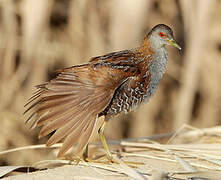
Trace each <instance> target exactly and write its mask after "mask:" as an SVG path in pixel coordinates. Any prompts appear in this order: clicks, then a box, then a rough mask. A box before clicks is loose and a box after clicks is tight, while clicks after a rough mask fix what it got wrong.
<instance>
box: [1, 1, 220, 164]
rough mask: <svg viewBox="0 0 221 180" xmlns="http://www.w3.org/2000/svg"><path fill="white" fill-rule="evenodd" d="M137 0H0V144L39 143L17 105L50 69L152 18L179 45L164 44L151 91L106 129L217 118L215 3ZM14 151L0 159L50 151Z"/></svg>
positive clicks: (123, 45)
mask: <svg viewBox="0 0 221 180" xmlns="http://www.w3.org/2000/svg"><path fill="white" fill-rule="evenodd" d="M139 1H140V2H139V3H136V2H135V1H133V0H121V1H115V0H113V1H102V0H96V1H95V0H90V1H89V0H71V1H67V0H64V1H59V0H50V1H49V0H48V1H45V0H38V1H36V0H22V1H12V0H2V1H0V27H1V28H0V64H1V66H0V82H1V83H0V118H1V125H2V127H3V128H2V130H1V132H0V148H1V150H6V149H10V148H15V147H21V146H27V145H30V144H37V143H43V142H45V141H44V139H43V140H40V141H39V140H37V131H34V132H29V131H28V130H27V129H26V128H25V126H24V124H23V122H24V117H23V115H22V112H23V111H24V109H23V105H24V104H25V102H26V101H27V99H28V98H29V97H30V96H31V94H32V93H33V92H34V85H36V84H40V83H42V82H44V81H47V80H48V79H50V78H52V77H53V76H54V75H55V74H54V73H53V72H54V70H55V69H57V68H60V67H64V66H71V65H74V64H78V63H83V62H86V61H88V59H89V58H90V57H91V56H97V55H101V54H103V53H107V52H110V51H115V50H122V49H127V48H131V47H135V46H137V45H138V44H139V42H140V41H141V40H142V38H143V36H144V34H145V33H146V32H147V31H149V30H150V28H151V27H152V26H153V25H155V24H158V23H165V24H168V25H170V26H171V27H172V28H173V29H174V33H175V37H176V39H177V41H178V42H179V44H180V45H181V46H182V47H183V50H182V52H177V51H176V50H175V49H173V48H168V49H169V65H168V72H167V74H166V75H165V76H164V78H163V80H162V81H161V84H160V87H159V89H158V91H157V94H156V95H155V97H154V98H153V99H152V100H151V101H150V103H148V104H146V105H144V106H143V107H141V108H140V109H139V110H138V111H137V112H134V113H130V114H128V115H126V116H120V117H118V118H116V119H115V120H113V121H111V122H110V124H109V126H108V128H107V131H106V134H107V136H108V137H109V138H115V139H119V138H126V137H142V136H149V135H152V134H158V133H165V132H171V131H174V130H177V129H178V128H179V127H180V126H181V125H182V124H184V123H188V124H191V125H194V126H195V127H197V128H203V127H212V126H216V125H218V124H220V122H221V101H220V100H221V93H220V92H221V83H220V77H221V61H220V52H221V51H220V49H221V48H220V47H221V38H220V36H219V33H220V28H221V23H220V16H221V12H220V8H221V2H219V1H213V0H203V1H201V0H198V1H191V0H189V1H188V0H187V1H185V2H184V1H175V0H174V1H171V0H165V1H161V0H156V1H146V0H139ZM125 119H126V120H125ZM113 130H114V132H115V133H114V134H113V133H112V132H113ZM19 153H20V154H19V156H18V155H17V154H14V153H13V154H10V156H6V155H5V156H3V158H1V160H0V163H1V165H16V164H19V165H21V164H30V163H33V162H36V161H39V160H41V159H42V158H43V157H44V158H52V157H54V155H53V154H51V153H45V152H43V151H28V152H23V151H21V152H19ZM15 159H16V160H15Z"/></svg>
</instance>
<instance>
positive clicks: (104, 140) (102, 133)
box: [98, 121, 113, 162]
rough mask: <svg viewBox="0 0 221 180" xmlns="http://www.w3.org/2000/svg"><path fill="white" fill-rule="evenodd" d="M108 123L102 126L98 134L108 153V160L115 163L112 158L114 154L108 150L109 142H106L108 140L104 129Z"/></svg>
mask: <svg viewBox="0 0 221 180" xmlns="http://www.w3.org/2000/svg"><path fill="white" fill-rule="evenodd" d="M106 123H107V122H106V121H104V123H103V124H102V126H101V127H100V128H99V130H98V133H99V135H100V139H101V142H102V144H103V146H104V149H105V151H106V155H107V159H108V160H109V161H110V162H113V157H112V154H111V152H110V150H109V148H108V145H107V142H106V139H105V136H104V128H105V126H106Z"/></svg>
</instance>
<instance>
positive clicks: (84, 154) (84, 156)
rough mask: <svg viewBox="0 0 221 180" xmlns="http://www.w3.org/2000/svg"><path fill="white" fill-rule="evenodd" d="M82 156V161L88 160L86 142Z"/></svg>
mask: <svg viewBox="0 0 221 180" xmlns="http://www.w3.org/2000/svg"><path fill="white" fill-rule="evenodd" d="M82 156H83V159H84V161H88V144H87V146H86V147H85V149H84V151H83V155H82Z"/></svg>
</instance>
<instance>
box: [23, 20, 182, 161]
mask: <svg viewBox="0 0 221 180" xmlns="http://www.w3.org/2000/svg"><path fill="white" fill-rule="evenodd" d="M166 45H172V46H174V47H176V48H178V49H181V47H180V46H179V45H178V44H177V42H176V41H175V39H174V36H173V31H172V29H171V28H170V27H169V26H167V25H165V24H158V25H156V26H154V27H153V28H152V29H151V31H150V32H149V33H147V34H146V35H145V37H144V40H143V42H142V43H141V45H140V46H139V47H136V48H132V49H130V50H122V51H117V52H111V53H108V54H105V55H102V56H97V57H92V58H91V59H90V60H89V62H88V63H84V64H80V65H74V66H71V67H68V68H63V69H60V70H57V76H56V77H55V78H54V79H51V80H50V81H48V82H46V83H43V84H40V85H37V86H36V88H37V90H36V92H35V93H34V94H33V96H32V97H31V98H29V100H28V102H27V103H26V104H25V107H26V110H25V112H24V114H26V113H29V115H28V118H27V120H26V124H28V126H29V127H30V128H31V129H34V128H36V127H41V130H40V132H39V138H41V137H44V136H46V135H48V134H50V133H52V132H54V133H53V134H52V136H51V137H50V138H49V140H48V141H47V143H46V145H47V146H52V145H53V144H55V143H58V142H60V141H61V140H63V143H62V146H61V148H60V149H59V152H58V155H57V156H58V157H63V156H64V155H65V154H66V153H67V151H68V150H69V149H71V148H72V147H74V153H76V154H79V153H82V151H84V150H85V148H86V147H87V145H88V143H89V140H90V137H91V135H92V133H93V132H94V130H95V127H96V123H97V120H98V118H99V117H102V116H104V122H103V124H102V125H101V127H100V128H99V130H98V134H99V135H100V139H101V142H102V144H103V147H104V149H105V151H106V156H107V159H109V160H112V159H113V156H112V154H111V152H110V150H109V148H108V145H107V142H106V139H105V136H104V129H105V126H106V124H107V122H108V121H109V120H110V119H111V118H113V117H114V116H116V115H118V114H120V113H127V112H130V111H132V110H134V109H137V108H138V107H139V106H140V105H142V104H143V103H145V102H147V101H148V100H149V99H150V98H151V97H152V96H153V95H154V94H155V92H156V90H157V88H158V85H159V83H160V80H161V79H162V76H163V74H164V73H165V71H166V67H167V62H168V52H167V49H166Z"/></svg>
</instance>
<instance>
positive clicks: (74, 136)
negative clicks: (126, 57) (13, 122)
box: [25, 63, 137, 156]
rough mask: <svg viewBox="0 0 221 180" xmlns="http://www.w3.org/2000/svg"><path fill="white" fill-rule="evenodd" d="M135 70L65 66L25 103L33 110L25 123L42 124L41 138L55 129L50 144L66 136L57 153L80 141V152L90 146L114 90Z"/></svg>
mask: <svg viewBox="0 0 221 180" xmlns="http://www.w3.org/2000/svg"><path fill="white" fill-rule="evenodd" d="M136 72H137V70H136V68H135V67H132V68H131V71H127V72H124V71H122V70H120V69H117V68H116V69H112V68H111V67H110V66H108V65H107V66H105V65H99V64H96V63H95V64H93V63H90V64H85V65H80V66H73V67H71V68H66V69H63V70H61V71H60V74H58V76H57V77H56V78H55V79H52V80H51V81H50V82H48V83H45V84H42V85H39V86H37V88H38V91H37V92H36V93H35V94H34V95H33V96H32V98H30V100H29V102H28V103H27V104H26V106H28V108H27V110H26V111H25V113H27V112H29V113H32V114H30V116H29V118H28V120H27V121H26V122H27V123H28V125H29V126H30V127H31V128H35V127H36V126H43V127H42V129H41V131H40V134H39V137H43V136H46V135H48V134H49V133H51V132H52V131H54V130H56V132H55V133H54V134H53V135H52V136H51V137H50V139H49V140H48V142H47V145H48V146H51V145H53V144H55V143H57V142H58V141H60V140H62V139H63V138H65V139H64V143H63V145H62V147H61V149H60V151H59V154H58V156H62V155H63V154H64V153H65V152H66V151H67V150H68V149H70V148H71V146H72V145H73V144H76V143H77V142H78V145H77V148H76V153H79V152H80V151H81V150H82V149H83V148H84V147H85V145H87V143H88V141H89V138H90V136H91V134H92V132H93V130H94V127H95V124H96V120H97V116H98V114H99V113H100V112H102V111H103V110H104V109H105V108H106V107H107V106H108V104H109V103H110V101H111V98H112V97H113V94H114V91H115V89H116V88H117V87H118V86H119V85H120V84H121V83H122V82H123V81H125V80H126V79H127V78H128V77H130V76H134V75H135V73H136ZM31 111H32V112H31Z"/></svg>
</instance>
